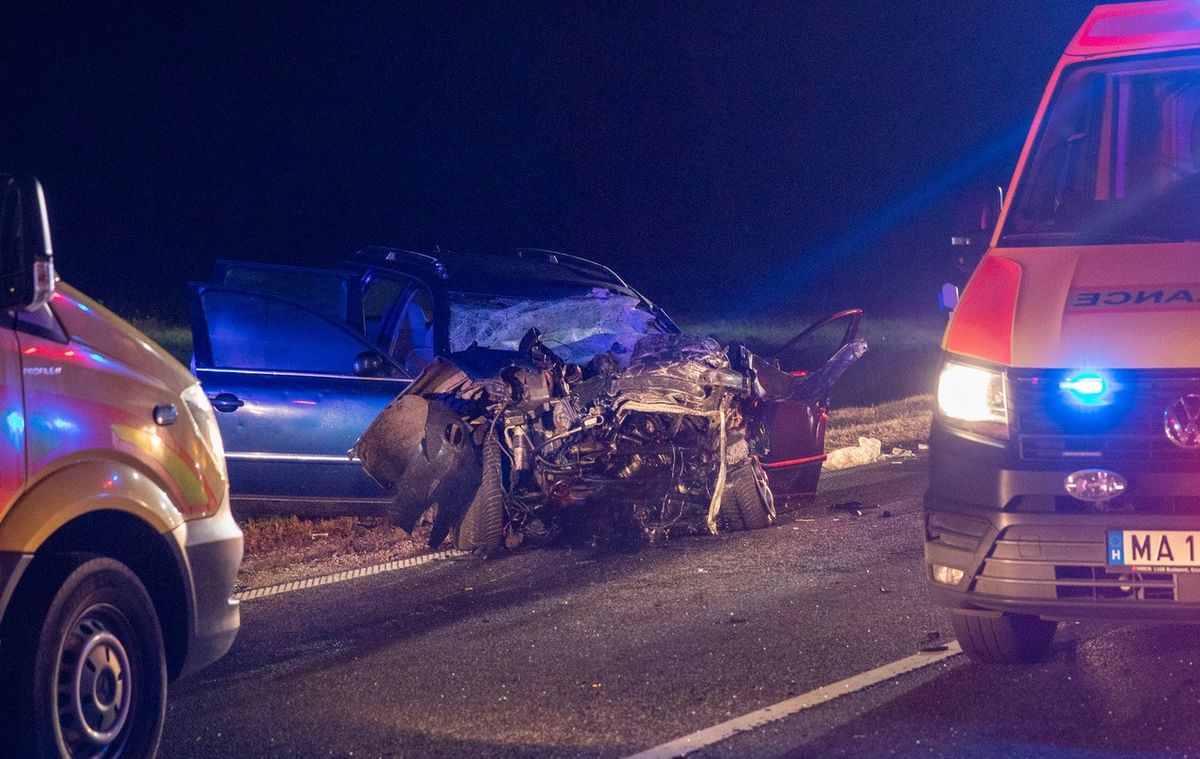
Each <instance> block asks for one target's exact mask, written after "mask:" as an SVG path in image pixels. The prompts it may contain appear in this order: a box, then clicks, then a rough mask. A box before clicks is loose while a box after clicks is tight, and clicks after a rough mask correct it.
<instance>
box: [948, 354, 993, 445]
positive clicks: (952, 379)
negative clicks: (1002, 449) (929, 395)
mask: <svg viewBox="0 0 1200 759" xmlns="http://www.w3.org/2000/svg"><path fill="white" fill-rule="evenodd" d="M937 404H938V411H940V412H941V414H942V418H943V419H944V420H945V421H946V422H947V423H949V424H951V425H953V426H955V427H958V428H961V429H964V430H966V431H968V432H975V433H978V434H980V435H987V436H988V437H994V438H1001V439H1004V440H1007V439H1008V386H1007V381H1006V380H1005V376H1004V372H1002V371H996V370H993V369H984V368H983V367H980V366H968V365H967V364H959V363H956V362H954V361H947V362H946V363H945V364H944V365H943V366H942V373H941V375H940V376H939V377H938V389H937Z"/></svg>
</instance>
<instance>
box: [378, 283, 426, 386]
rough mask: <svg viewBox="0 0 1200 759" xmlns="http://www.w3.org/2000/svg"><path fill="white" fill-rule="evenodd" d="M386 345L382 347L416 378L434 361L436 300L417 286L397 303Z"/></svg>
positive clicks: (391, 318)
mask: <svg viewBox="0 0 1200 759" xmlns="http://www.w3.org/2000/svg"><path fill="white" fill-rule="evenodd" d="M389 324H390V326H391V329H390V334H389V336H388V340H387V344H386V345H383V346H381V347H383V348H384V350H385V351H386V352H387V354H388V355H389V356H391V357H392V358H393V359H394V360H395V361H396V363H398V364H400V365H401V366H403V367H404V370H405V371H406V372H407V373H408V374H410V375H413V376H415V375H417V374H420V373H421V370H422V369H424V368H425V367H426V366H428V365H429V364H430V362H432V361H433V358H434V355H435V350H434V341H433V296H432V295H431V294H430V292H429V290H427V289H426V288H424V287H422V286H420V285H416V286H414V287H413V288H412V289H411V290H410V291H409V292H408V294H407V295H406V296H405V298H404V299H403V300H402V301H400V302H398V303H397V307H396V308H395V310H394V313H393V314H392V316H391V317H390V319H389Z"/></svg>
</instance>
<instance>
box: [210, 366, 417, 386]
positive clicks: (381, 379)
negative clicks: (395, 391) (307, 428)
mask: <svg viewBox="0 0 1200 759" xmlns="http://www.w3.org/2000/svg"><path fill="white" fill-rule="evenodd" d="M200 372H212V373H214V374H254V375H262V376H264V377H317V378H320V379H351V380H366V381H367V382H402V383H406V384H411V383H412V380H411V379H410V378H408V377H359V376H358V375H356V374H315V373H313V372H275V371H269V370H267V369H213V368H210V367H207V366H197V367H196V373H197V374H199V373H200Z"/></svg>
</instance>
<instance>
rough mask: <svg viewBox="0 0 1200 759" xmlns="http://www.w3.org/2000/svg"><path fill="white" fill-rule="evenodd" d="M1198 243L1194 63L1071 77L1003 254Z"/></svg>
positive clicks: (1033, 163) (1078, 70)
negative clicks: (1019, 249) (1020, 249)
mask: <svg viewBox="0 0 1200 759" xmlns="http://www.w3.org/2000/svg"><path fill="white" fill-rule="evenodd" d="M1184 240H1200V56H1196V55H1188V56H1169V57H1168V56H1160V57H1157V58H1136V59H1127V60H1121V61H1117V62H1109V63H1103V62H1102V63H1088V64H1081V65H1079V66H1077V67H1075V68H1072V69H1068V71H1067V73H1066V75H1065V76H1064V78H1063V82H1062V84H1061V86H1060V87H1059V89H1058V93H1057V94H1056V95H1055V97H1054V100H1053V102H1052V103H1051V105H1050V109H1049V110H1048V111H1047V116H1046V119H1045V121H1044V123H1043V126H1042V132H1041V134H1040V135H1039V137H1038V140H1037V144H1036V146H1035V149H1034V151H1033V153H1032V155H1031V157H1030V160H1029V163H1028V164H1027V166H1026V170H1025V171H1024V173H1023V175H1022V178H1021V180H1020V184H1019V186H1018V188H1017V194H1016V196H1015V198H1014V205H1013V210H1012V213H1010V215H1009V218H1008V222H1007V224H1006V226H1005V229H1004V233H1003V235H1002V236H1001V244H1003V245H1007V246H1027V245H1028V246H1047V245H1106V244H1118V243H1139V242H1144V243H1155V242H1176V241H1184Z"/></svg>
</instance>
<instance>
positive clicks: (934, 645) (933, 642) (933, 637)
mask: <svg viewBox="0 0 1200 759" xmlns="http://www.w3.org/2000/svg"><path fill="white" fill-rule="evenodd" d="M949 648H950V644H949V643H947V642H946V641H945V640H943V639H942V634H941V632H939V631H937V630H934V631H932V632H929V633H926V634H925V640H923V641H921V645H919V646H918V647H917V650H919V651H920V652H921V653H935V652H937V651H947V650H949Z"/></svg>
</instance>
